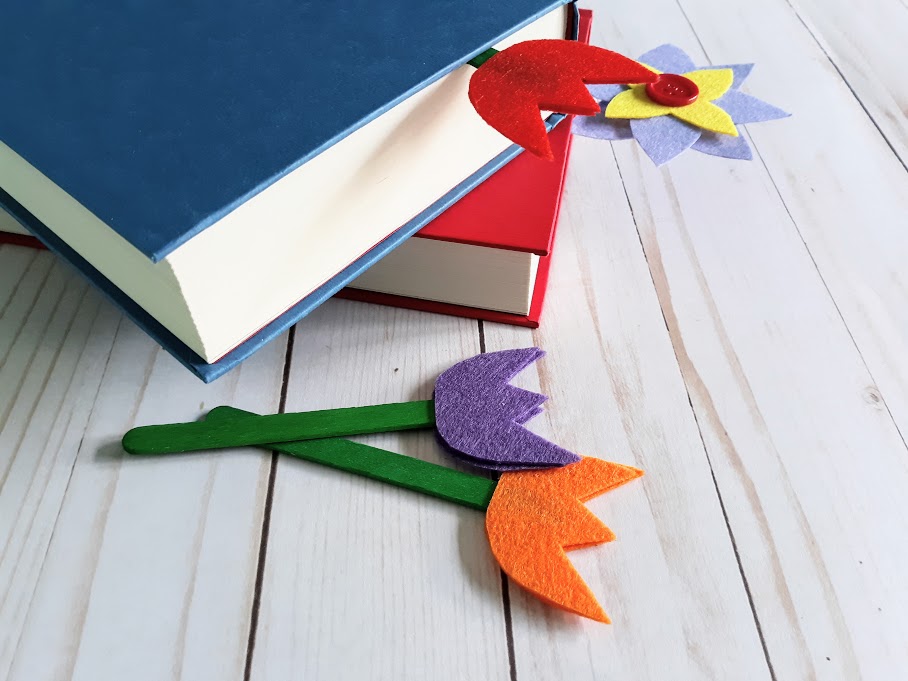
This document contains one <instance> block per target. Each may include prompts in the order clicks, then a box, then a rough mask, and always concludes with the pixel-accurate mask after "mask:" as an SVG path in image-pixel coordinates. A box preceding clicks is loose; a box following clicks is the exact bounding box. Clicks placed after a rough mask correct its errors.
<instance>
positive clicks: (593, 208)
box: [485, 138, 770, 680]
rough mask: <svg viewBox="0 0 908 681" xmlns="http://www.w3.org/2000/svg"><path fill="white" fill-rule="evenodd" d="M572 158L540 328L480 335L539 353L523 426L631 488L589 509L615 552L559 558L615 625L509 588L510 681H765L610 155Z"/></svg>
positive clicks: (592, 145) (593, 148)
mask: <svg viewBox="0 0 908 681" xmlns="http://www.w3.org/2000/svg"><path fill="white" fill-rule="evenodd" d="M574 145H575V149H574V152H573V161H572V163H573V165H572V167H571V169H570V170H569V175H568V184H567V193H566V195H565V207H564V212H563V213H562V217H561V226H560V230H561V231H560V235H559V241H558V245H557V253H558V256H557V260H556V261H555V263H554V267H553V269H552V273H551V277H552V278H551V281H550V286H551V289H550V292H549V295H550V296H551V298H550V300H549V308H548V311H547V313H546V324H545V326H543V327H542V328H541V329H539V330H538V331H533V332H530V331H526V330H521V329H515V328H512V327H506V326H501V325H495V324H486V325H485V339H486V347H487V349H488V350H489V351H492V350H500V349H503V348H509V347H521V346H528V345H534V344H535V345H538V346H540V347H542V348H545V349H546V351H547V352H548V355H547V356H546V357H545V358H543V359H542V360H540V362H539V363H538V364H537V366H538V376H537V380H538V386H537V384H536V383H532V384H529V385H526V384H521V385H523V387H528V388H531V389H534V390H535V389H537V387H538V388H539V389H540V390H541V392H543V393H544V394H546V395H548V396H549V397H550V401H549V402H548V403H546V412H545V420H543V419H542V418H541V417H540V418H537V419H536V420H534V421H532V422H531V424H532V426H533V427H534V428H544V429H545V434H547V435H549V436H550V437H551V438H552V439H553V440H554V441H555V442H557V443H558V444H560V445H562V446H564V447H567V448H568V449H570V450H571V451H574V452H577V453H579V454H583V455H588V456H596V457H600V458H604V459H607V460H610V461H616V462H618V463H625V464H630V465H633V466H636V467H639V468H642V469H643V470H644V471H645V475H644V477H643V478H641V479H640V480H638V481H635V482H634V483H632V484H629V485H626V486H625V487H622V488H621V489H618V490H615V491H613V492H609V493H608V494H606V495H604V496H602V497H601V498H599V499H596V500H593V501H591V502H588V504H587V506H589V508H590V509H592V510H593V511H594V512H596V513H597V514H598V515H599V517H600V518H602V520H603V521H604V522H605V523H606V525H608V526H609V527H610V528H611V529H612V530H614V532H615V533H616V534H617V536H618V539H617V541H615V542H613V543H611V544H607V545H604V546H601V547H597V548H593V549H589V550H583V551H574V552H572V553H571V554H570V555H571V557H572V559H573V561H574V564H575V565H576V566H577V568H578V569H579V571H580V572H581V574H582V575H583V576H584V577H585V578H586V579H587V583H588V584H589V585H590V587H591V588H592V590H593V592H594V593H595V594H596V596H597V597H598V599H599V601H600V603H601V604H602V606H603V608H605V611H606V612H607V613H608V614H609V616H610V617H611V618H612V621H613V625H611V626H603V625H600V624H595V623H589V622H584V621H580V620H578V619H577V618H575V617H571V616H568V615H565V614H562V613H560V612H558V611H554V610H552V609H551V608H549V607H547V606H544V605H542V604H540V603H539V602H537V601H536V600H535V599H533V598H532V597H528V596H527V595H526V594H525V593H524V592H523V591H522V590H520V589H519V588H517V587H513V586H512V589H511V592H510V595H511V602H512V604H514V616H513V622H514V625H513V626H514V649H515V654H516V667H517V678H518V679H553V678H564V679H568V678H570V679H600V678H608V679H622V680H624V679H627V680H631V679H635V680H636V679H653V680H656V679H664V678H665V674H666V670H668V669H670V670H671V678H673V679H685V680H687V679H769V678H770V675H769V670H768V668H767V665H766V661H765V659H764V657H763V651H762V649H761V646H760V639H759V635H758V632H757V629H756V625H755V623H754V616H753V613H752V612H751V609H750V606H749V603H748V597H747V593H746V591H745V589H744V585H743V582H742V579H741V574H740V570H739V567H738V564H737V562H736V559H735V553H734V547H733V546H732V543H731V541H730V539H729V535H728V530H727V528H726V526H725V521H724V519H723V515H722V508H721V506H720V504H719V500H718V496H717V494H716V489H715V485H714V483H713V479H712V474H711V472H710V465H709V461H708V460H707V457H706V454H705V452H704V448H703V443H702V441H701V439H700V435H699V433H698V431H697V424H696V421H695V419H694V415H693V414H692V412H691V406H690V402H689V400H688V396H687V393H686V391H685V387H684V383H683V381H682V378H681V374H680V372H679V370H678V365H677V362H676V360H675V355H674V352H673V349H672V344H671V342H670V339H669V336H668V333H667V332H666V329H665V323H664V321H663V319H662V314H661V312H660V309H659V301H658V300H657V298H656V296H655V294H654V292H653V286H652V281H651V280H650V273H649V271H648V270H647V265H646V260H645V259H644V257H643V252H642V249H641V247H640V241H639V238H638V235H637V232H636V230H635V227H634V222H633V219H632V216H631V213H630V210H629V208H628V205H627V199H626V197H625V196H624V190H623V188H622V186H621V178H620V177H619V175H618V172H617V168H616V166H615V161H614V157H613V156H612V152H611V149H610V147H609V145H607V144H602V143H600V142H597V141H595V140H588V139H584V138H577V139H576V140H575V142H574ZM525 373H526V374H530V370H529V369H528V370H527V372H525ZM656 651H658V652H656Z"/></svg>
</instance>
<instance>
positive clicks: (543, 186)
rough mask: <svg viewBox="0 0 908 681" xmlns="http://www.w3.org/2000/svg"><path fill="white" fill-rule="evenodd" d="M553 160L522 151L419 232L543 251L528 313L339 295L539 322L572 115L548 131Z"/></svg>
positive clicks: (350, 292) (370, 294)
mask: <svg viewBox="0 0 908 681" xmlns="http://www.w3.org/2000/svg"><path fill="white" fill-rule="evenodd" d="M549 140H550V142H551V144H552V152H553V153H554V154H555V160H554V161H543V160H542V159H539V158H537V157H535V156H533V155H531V154H526V153H524V154H521V155H520V156H518V157H517V158H516V159H514V160H513V161H511V162H510V163H509V164H508V165H506V166H505V167H504V168H502V169H501V170H499V171H498V172H497V173H495V174H494V175H492V177H490V178H489V179H488V180H486V181H485V182H483V183H482V184H481V185H479V186H478V187H477V188H476V189H474V190H473V191H471V192H470V193H469V194H467V195H466V196H464V197H463V198H462V199H461V200H460V201H458V202H457V203H455V204H454V205H453V206H451V207H450V208H449V209H448V210H447V211H445V212H444V213H442V214H441V215H439V216H438V217H437V218H435V220H433V221H432V222H430V223H429V224H428V225H426V226H425V227H424V228H423V229H422V230H420V231H419V232H417V234H416V235H415V236H414V237H413V238H414V239H441V240H444V241H453V242H457V243H467V244H472V245H475V246H486V247H492V248H504V249H508V250H514V251H527V252H531V253H536V254H538V255H541V256H542V257H541V258H540V259H539V268H538V270H537V272H536V284H535V286H534V289H533V298H532V302H531V304H530V311H529V314H527V315H525V316H524V315H518V314H511V313H508V312H495V311H492V310H484V309H482V308H477V307H466V306H463V305H452V304H450V303H440V302H436V301H431V300H422V299H421V298H410V297H406V296H395V295H392V294H389V293H376V292H374V291H364V290H362V289H355V288H345V289H344V290H343V291H341V292H340V293H338V294H337V297H338V298H346V299H348V300H358V301H361V302H364V303H377V304H379V305H391V306H394V307H404V308H408V309H411V310H422V311H423V312H435V313H438V314H448V315H454V316H457V317H470V318H473V319H484V320H487V321H492V322H501V323H503V324H514V325H517V326H528V327H531V328H536V327H538V326H539V318H540V316H541V314H542V305H543V302H544V299H545V291H546V287H547V284H548V277H549V265H550V263H551V247H552V242H553V240H554V238H555V228H556V226H557V224H558V212H559V208H560V206H561V194H562V190H563V186H564V175H565V171H566V170H567V160H568V156H569V154H570V148H571V121H570V119H567V120H564V121H562V122H561V123H559V124H558V125H557V126H556V127H555V129H554V130H552V132H550V133H549Z"/></svg>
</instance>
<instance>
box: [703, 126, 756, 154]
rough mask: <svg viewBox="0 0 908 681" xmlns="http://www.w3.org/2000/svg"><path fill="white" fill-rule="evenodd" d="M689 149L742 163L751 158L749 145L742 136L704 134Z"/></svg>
mask: <svg viewBox="0 0 908 681" xmlns="http://www.w3.org/2000/svg"><path fill="white" fill-rule="evenodd" d="M691 149H695V150H696V151H700V152H703V153H704V154H709V155H710V156H722V157H724V158H737V159H741V160H742V161H749V160H751V159H752V158H753V154H752V153H751V151H750V145H749V144H748V143H747V140H746V139H745V138H744V136H743V135H739V136H738V137H732V136H731V135H720V134H717V133H715V132H704V133H703V134H702V135H701V136H700V139H698V140H697V141H696V142H694V143H693V145H692V146H691Z"/></svg>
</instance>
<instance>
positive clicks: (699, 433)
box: [609, 3, 777, 681]
mask: <svg viewBox="0 0 908 681" xmlns="http://www.w3.org/2000/svg"><path fill="white" fill-rule="evenodd" d="M678 6H679V8H681V5H680V3H679V4H678ZM681 12H682V14H684V9H683V8H681ZM684 18H685V20H687V22H688V25H690V19H688V17H687V15H686V14H684ZM691 31H692V32H693V33H694V37H695V38H696V39H697V42H700V38H699V36H697V33H696V31H694V29H693V26H691ZM700 47H701V49H702V47H703V45H702V43H701V44H700ZM705 53H706V51H705V50H704V54H705ZM609 146H610V147H611V151H612V160H613V161H614V163H615V168H616V169H617V170H618V177H619V179H620V180H621V187H622V189H623V190H624V198H625V201H626V202H627V207H628V210H629V211H630V213H631V220H632V221H633V223H634V230H635V231H636V232H637V240H638V242H639V243H640V252H641V253H642V254H643V259H644V261H645V262H646V268H647V271H648V272H649V275H650V281H651V282H652V284H653V289H654V290H655V291H656V298H657V300H658V301H659V312H660V314H661V315H662V323H663V324H664V325H665V330H666V332H667V333H668V337H669V342H671V344H672V350H673V351H674V353H675V361H676V363H677V365H678V372H679V373H680V374H681V381H682V383H683V384H684V393H685V395H686V396H687V403H688V404H689V405H690V411H691V415H692V416H693V418H694V423H695V424H696V426H697V436H698V437H699V438H700V446H701V447H702V448H703V455H704V456H705V457H706V463H707V465H708V466H709V474H710V477H712V481H713V488H714V489H715V490H716V498H717V499H718V500H719V508H720V509H721V511H722V518H723V520H724V521H725V529H726V530H727V531H728V538H729V541H730V542H731V546H732V550H733V551H734V554H735V562H736V563H737V564H738V574H739V575H740V576H741V581H742V583H743V584H744V592H745V593H746V594H747V602H748V605H749V606H750V612H751V615H752V616H753V620H754V625H755V626H756V628H757V635H758V636H759V638H760V647H762V649H763V658H764V659H765V660H766V666H767V668H768V670H769V676H770V678H771V679H772V681H777V678H776V671H775V669H774V668H773V665H772V660H771V659H770V657H769V649H768V647H767V646H766V637H765V636H764V634H763V627H762V625H761V624H760V618H759V617H758V616H757V610H756V607H755V605H754V600H753V595H752V593H751V589H750V584H749V582H748V581H747V575H746V574H745V572H744V566H743V565H742V563H741V555H740V553H739V552H738V543H737V540H736V539H735V533H734V531H733V530H732V528H731V523H730V522H729V520H728V513H727V512H726V510H725V501H724V500H723V499H722V492H721V490H720V489H719V483H718V481H717V480H716V473H715V471H714V470H713V462H712V459H711V458H710V456H709V450H708V449H707V447H706V440H705V439H704V437H703V430H702V428H701V427H700V420H699V419H698V418H697V410H696V409H694V402H693V398H692V397H691V394H690V388H689V386H688V384H687V378H686V377H685V376H684V372H683V371H682V370H681V363H680V359H679V358H678V354H677V349H676V348H675V343H674V341H673V339H672V333H671V328H669V324H668V319H666V317H665V310H664V309H662V301H661V300H659V295H658V288H657V286H656V280H655V278H654V277H653V271H652V268H651V266H650V262H649V258H648V257H647V254H646V248H645V246H644V245H643V235H641V234H640V227H639V226H638V225H637V216H636V215H635V214H634V207H633V205H632V204H631V197H630V195H629V194H628V191H627V185H626V184H625V182H624V175H623V174H622V173H621V165H620V164H619V163H618V157H617V156H616V155H615V148H614V145H612V144H611V143H610V144H609Z"/></svg>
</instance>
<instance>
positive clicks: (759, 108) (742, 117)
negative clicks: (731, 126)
mask: <svg viewBox="0 0 908 681" xmlns="http://www.w3.org/2000/svg"><path fill="white" fill-rule="evenodd" d="M714 103H715V104H716V106H720V107H722V108H723V109H725V111H727V112H728V115H729V116H731V119H732V120H733V121H734V122H735V124H736V125H741V124H742V123H760V122H762V121H772V120H775V119H777V118H787V117H788V116H790V115H791V114H790V113H788V112H787V111H782V109H779V108H778V107H775V106H773V105H772V104H767V103H766V102H764V101H763V100H762V99H757V98H756V97H752V96H751V95H748V94H745V93H743V92H739V91H738V90H729V91H728V92H726V93H725V94H724V95H722V96H721V97H719V99H717V100H716V101H715V102H714Z"/></svg>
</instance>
